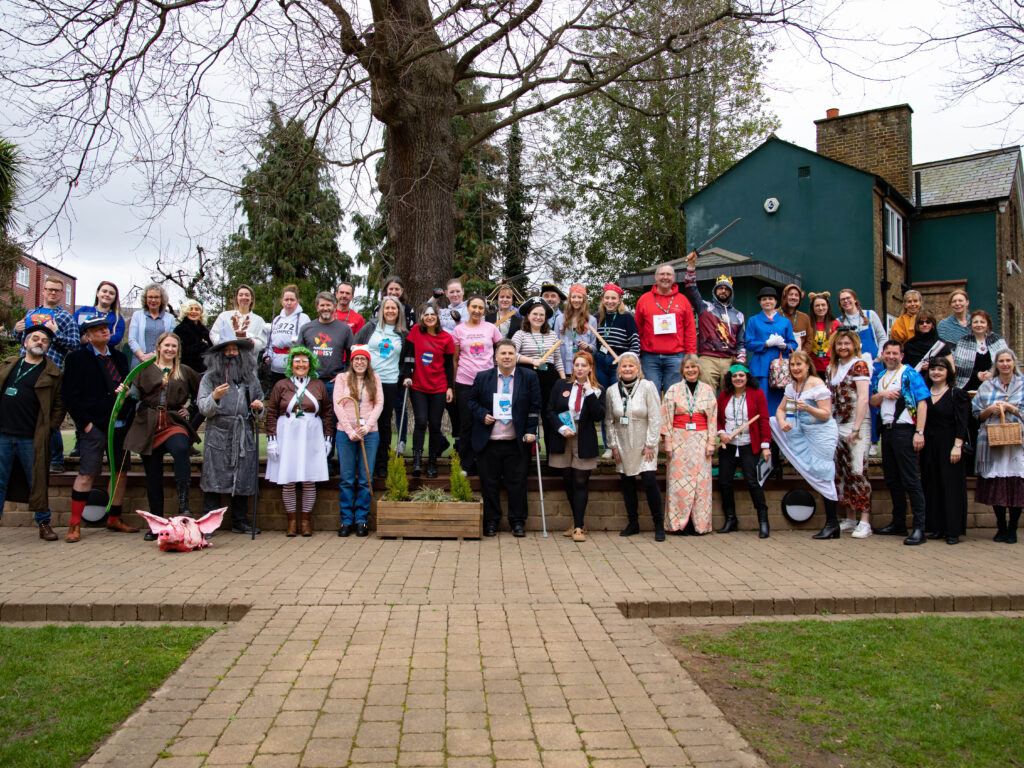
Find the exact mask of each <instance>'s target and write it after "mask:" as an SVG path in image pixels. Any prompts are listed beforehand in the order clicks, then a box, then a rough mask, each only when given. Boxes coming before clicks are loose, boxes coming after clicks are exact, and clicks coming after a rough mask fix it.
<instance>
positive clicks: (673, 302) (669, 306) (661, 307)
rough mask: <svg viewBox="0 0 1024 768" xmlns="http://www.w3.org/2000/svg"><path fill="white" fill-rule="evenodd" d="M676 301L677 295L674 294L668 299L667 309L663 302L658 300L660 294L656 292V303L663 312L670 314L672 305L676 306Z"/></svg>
mask: <svg viewBox="0 0 1024 768" xmlns="http://www.w3.org/2000/svg"><path fill="white" fill-rule="evenodd" d="M675 303H676V297H675V296H673V297H672V298H671V299H669V300H668V309H666V308H665V307H663V306H661V302H659V301H658V294H654V305H655V306H656V307H657V308H658V309H660V310H661V311H662V314H666V315H667V314H669V313H670V312H671V311H672V307H674V306H675Z"/></svg>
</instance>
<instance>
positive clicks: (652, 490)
mask: <svg viewBox="0 0 1024 768" xmlns="http://www.w3.org/2000/svg"><path fill="white" fill-rule="evenodd" d="M619 477H620V478H621V480H622V500H623V502H625V504H626V514H627V515H629V519H630V520H632V519H633V518H635V517H637V512H638V509H639V507H638V504H639V502H638V500H637V496H636V477H635V476H633V475H624V474H622V473H621V472H620V473H619ZM640 486H641V487H642V488H643V489H644V496H646V497H647V506H648V507H650V510H651V518H652V519H653V520H654V522H655V524H658V525H660V524H661V522H662V507H661V489H660V488H659V487H658V475H657V473H656V472H655V471H654V470H653V469H652V470H650V471H648V472H641V473H640Z"/></svg>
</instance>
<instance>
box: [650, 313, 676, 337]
mask: <svg viewBox="0 0 1024 768" xmlns="http://www.w3.org/2000/svg"><path fill="white" fill-rule="evenodd" d="M651 321H652V322H653V323H654V335H655V336H661V335H663V334H668V333H675V332H676V316H675V315H673V314H665V315H654V316H653V317H652V318H651Z"/></svg>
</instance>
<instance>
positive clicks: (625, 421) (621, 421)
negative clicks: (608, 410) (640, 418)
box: [619, 416, 629, 426]
mask: <svg viewBox="0 0 1024 768" xmlns="http://www.w3.org/2000/svg"><path fill="white" fill-rule="evenodd" d="M619 424H622V425H623V426H626V425H627V424H629V416H619Z"/></svg>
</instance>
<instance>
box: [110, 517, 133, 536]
mask: <svg viewBox="0 0 1024 768" xmlns="http://www.w3.org/2000/svg"><path fill="white" fill-rule="evenodd" d="M107 530H108V531H117V532H118V533H138V532H139V529H138V528H136V527H135V526H134V525H127V524H126V523H122V522H121V518H120V517H108V518H107Z"/></svg>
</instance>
